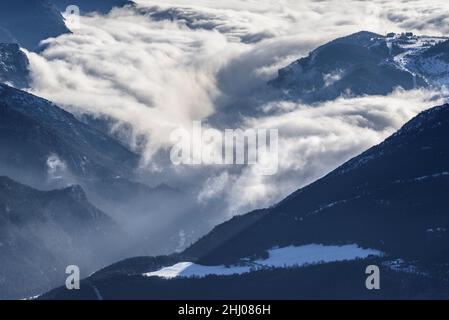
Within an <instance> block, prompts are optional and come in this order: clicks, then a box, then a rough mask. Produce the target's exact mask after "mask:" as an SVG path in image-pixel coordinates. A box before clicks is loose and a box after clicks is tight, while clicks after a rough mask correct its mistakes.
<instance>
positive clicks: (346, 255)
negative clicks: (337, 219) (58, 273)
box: [144, 244, 383, 279]
mask: <svg viewBox="0 0 449 320" xmlns="http://www.w3.org/2000/svg"><path fill="white" fill-rule="evenodd" d="M268 254H269V258H268V259H265V260H256V261H247V262H245V263H243V264H241V265H234V266H203V265H199V264H195V263H192V262H180V263H177V264H175V265H173V266H170V267H166V268H162V269H160V270H158V271H155V272H149V273H145V274H144V276H146V277H160V278H165V279H173V278H192V277H199V278H203V277H207V276H211V275H215V276H230V275H241V274H245V273H249V272H252V271H256V270H263V269H266V268H293V267H298V268H299V267H303V266H305V265H310V264H322V263H329V262H337V261H349V260H356V259H365V258H368V257H369V256H382V255H383V253H382V252H380V251H377V250H373V249H363V248H360V247H359V246H358V245H356V244H351V245H345V246H324V245H319V244H310V245H305V246H300V247H294V246H290V247H286V248H274V249H271V250H269V251H268Z"/></svg>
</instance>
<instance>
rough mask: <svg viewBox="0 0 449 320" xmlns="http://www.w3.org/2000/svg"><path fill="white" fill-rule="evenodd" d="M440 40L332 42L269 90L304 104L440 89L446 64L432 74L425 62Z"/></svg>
mask: <svg viewBox="0 0 449 320" xmlns="http://www.w3.org/2000/svg"><path fill="white" fill-rule="evenodd" d="M445 40H447V38H442V37H419V36H414V35H412V34H400V35H396V34H390V35H389V36H387V37H385V36H382V35H379V34H375V33H371V32H366V31H363V32H358V33H355V34H352V35H350V36H347V37H343V38H339V39H336V40H334V41H331V42H329V43H327V44H325V45H323V46H321V47H319V48H317V49H316V50H314V51H312V52H311V53H310V54H309V55H308V56H307V57H305V58H302V59H299V60H297V61H296V62H294V63H292V64H291V65H289V66H287V67H286V68H283V69H281V70H280V71H279V74H278V77H277V78H276V79H274V80H272V81H271V82H270V85H271V86H272V87H274V88H277V89H278V90H281V91H283V92H284V93H285V94H286V95H287V96H288V97H290V98H292V99H301V100H304V101H307V102H316V101H325V100H333V99H335V98H337V97H339V96H341V95H355V96H360V95H386V94H389V93H391V92H392V91H393V90H394V89H395V88H397V87H402V88H403V89H405V90H411V89H414V88H420V87H428V86H430V85H435V86H439V87H440V86H441V85H443V84H444V83H441V81H439V80H440V79H442V78H444V75H443V74H442V70H443V71H444V70H447V69H448V67H447V66H449V64H447V63H445V64H443V63H440V64H439V65H436V64H434V66H437V67H433V68H432V66H431V65H432V63H431V62H429V58H426V59H425V58H424V57H425V56H426V55H428V54H429V53H428V52H429V51H432V50H438V46H439V45H440V43H441V42H444V41H445ZM426 52H427V53H426ZM423 59H424V60H425V61H421V60H423ZM415 65H418V66H420V67H419V68H418V67H414V66H415ZM443 65H444V66H445V67H444V68H441V66H443ZM429 70H431V71H432V72H433V73H431V71H429ZM446 73H447V72H446Z"/></svg>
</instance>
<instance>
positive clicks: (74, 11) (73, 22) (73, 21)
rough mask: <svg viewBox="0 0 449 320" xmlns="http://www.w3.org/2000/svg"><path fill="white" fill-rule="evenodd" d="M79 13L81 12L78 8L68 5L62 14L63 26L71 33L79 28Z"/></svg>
mask: <svg viewBox="0 0 449 320" xmlns="http://www.w3.org/2000/svg"><path fill="white" fill-rule="evenodd" d="M80 12H81V11H80V8H79V7H78V6H75V5H70V6H68V7H67V8H66V9H65V12H64V13H63V16H64V19H65V24H66V26H67V28H69V29H70V30H71V31H74V30H76V29H79V28H80V27H81V21H80Z"/></svg>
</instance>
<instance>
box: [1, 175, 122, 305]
mask: <svg viewBox="0 0 449 320" xmlns="http://www.w3.org/2000/svg"><path fill="white" fill-rule="evenodd" d="M119 234H121V232H120V229H119V228H118V227H117V226H116V224H115V222H114V221H113V220H112V219H111V218H109V217H108V216H107V215H106V214H105V213H103V212H102V211H100V210H98V209H97V208H95V207H94V206H92V205H91V204H90V203H89V201H88V200H87V197H86V195H85V193H84V191H83V190H82V189H81V187H79V186H71V187H68V188H65V189H61V190H52V191H39V190H36V189H33V188H30V187H28V186H25V185H22V184H19V183H17V182H15V181H13V180H11V179H9V178H7V177H0V260H1V261H2V263H1V264H0V279H2V280H1V281H0V287H1V290H0V298H1V299H13V298H15V299H17V298H25V297H28V296H32V295H35V294H37V293H39V292H41V291H42V290H48V289H49V288H51V287H54V286H55V285H60V284H62V283H63V281H64V278H65V268H66V267H67V266H68V265H70V264H73V263H74V261H75V262H76V263H77V264H78V265H79V267H80V268H81V269H82V270H83V272H86V274H88V273H89V272H91V271H93V270H94V268H98V267H99V266H101V265H102V264H104V263H107V262H108V261H110V260H109V259H110V256H109V255H110V254H112V251H111V250H110V249H108V244H109V243H110V241H112V240H113V239H114V238H113V237H114V236H117V235H119ZM92 257H95V259H92ZM89 270H90V271H89Z"/></svg>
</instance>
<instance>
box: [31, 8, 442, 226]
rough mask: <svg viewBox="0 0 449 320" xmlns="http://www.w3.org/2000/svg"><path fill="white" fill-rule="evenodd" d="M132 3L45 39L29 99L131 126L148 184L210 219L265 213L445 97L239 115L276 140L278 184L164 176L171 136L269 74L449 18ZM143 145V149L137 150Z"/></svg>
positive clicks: (287, 106)
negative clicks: (365, 38)
mask: <svg viewBox="0 0 449 320" xmlns="http://www.w3.org/2000/svg"><path fill="white" fill-rule="evenodd" d="M136 2H137V3H138V7H137V9H134V8H124V9H115V10H114V11H112V12H111V13H110V14H108V15H105V16H103V15H90V16H84V17H81V27H80V28H79V29H77V30H74V33H73V34H70V35H63V36H60V37H58V38H56V39H49V40H47V41H46V44H47V45H48V47H47V49H46V50H44V51H43V52H42V53H41V54H40V55H37V54H34V53H28V56H29V58H30V62H31V67H32V76H33V85H32V89H31V91H32V92H33V93H35V94H37V95H40V96H43V97H45V98H48V99H50V100H52V101H55V102H56V103H59V104H61V105H62V106H64V107H65V108H67V109H68V110H70V111H73V112H75V113H78V114H80V113H89V114H93V115H95V116H108V117H112V118H113V119H115V120H116V121H117V125H116V126H115V130H119V131H120V130H121V128H122V127H123V126H124V125H130V126H131V127H132V129H133V131H132V132H133V134H132V135H131V136H129V137H128V141H127V142H128V143H129V144H130V145H131V146H132V147H133V148H134V149H135V150H138V151H139V152H140V153H141V154H142V169H143V170H144V171H145V172H146V173H147V174H148V176H149V177H150V178H151V177H153V178H155V179H156V178H157V179H159V180H160V181H161V182H162V181H163V182H167V183H169V184H173V185H180V186H184V187H189V188H191V189H192V190H194V193H195V194H196V196H197V200H198V202H199V203H200V205H211V204H213V206H214V207H216V208H219V210H217V213H216V216H215V217H213V219H216V220H217V221H221V220H224V219H227V218H228V217H229V216H231V215H234V214H238V213H244V212H246V211H248V210H251V209H254V208H259V207H264V206H269V205H272V204H273V203H275V202H276V201H279V200H280V199H282V198H283V197H285V196H286V195H288V194H289V193H291V192H292V191H294V190H296V189H298V188H299V187H301V186H304V185H306V184H308V183H310V182H312V181H314V180H315V179H317V178H319V177H321V176H322V175H324V174H325V173H327V172H328V171H330V170H331V169H333V168H335V167H336V166H338V165H339V164H341V163H343V162H344V161H346V160H348V159H349V158H351V157H352V156H354V155H356V154H358V153H360V152H361V151H363V150H365V149H367V148H369V147H370V146H372V145H374V144H376V143H379V142H380V141H382V140H383V139H384V138H385V137H386V136H388V135H389V134H391V133H392V132H394V131H395V130H396V129H398V128H399V127H400V126H401V125H402V124H403V123H405V122H406V121H407V120H409V119H410V118H411V117H413V116H414V115H416V114H417V113H418V112H419V111H421V110H423V109H425V108H429V107H432V106H433V105H436V104H439V103H441V102H442V101H443V100H442V97H443V96H444V95H445V93H444V92H443V93H441V92H431V91H426V90H414V91H409V92H403V91H401V90H397V91H395V92H394V93H392V94H391V95H389V96H387V97H380V96H379V97H360V98H354V97H342V98H340V99H337V100H336V101H332V102H326V103H321V104H318V105H316V106H308V105H304V104H301V103H294V102H289V101H282V100H278V101H269V102H268V101H266V102H265V101H258V103H259V105H258V107H259V108H260V110H266V111H267V112H266V113H265V114H263V113H262V114H259V115H257V116H254V117H251V116H246V117H245V118H244V119H243V120H242V121H241V122H239V124H238V125H239V126H240V127H241V128H243V129H246V128H276V129H279V130H280V145H279V147H280V169H279V173H278V174H277V175H275V176H267V177H264V176H259V175H255V174H254V173H253V172H252V170H251V169H250V168H239V169H238V170H235V169H233V170H231V169H229V168H226V167H194V168H192V167H188V166H186V167H176V168H173V167H172V166H171V164H170V163H169V158H168V157H166V156H165V155H166V153H167V151H168V150H169V149H170V147H171V146H172V142H171V141H170V140H169V136H170V132H172V130H174V129H177V128H178V127H182V128H185V129H187V130H191V126H192V121H196V120H206V119H208V118H209V117H211V116H214V115H216V114H218V113H226V112H227V110H230V109H229V108H230V105H232V103H234V101H240V100H241V99H242V98H245V97H247V96H251V95H253V94H254V95H256V96H257V95H258V94H259V93H260V92H262V91H264V90H267V86H266V83H267V81H269V80H271V79H273V78H274V77H275V76H276V72H277V70H278V69H279V68H281V67H283V66H286V65H288V64H289V63H290V62H292V61H294V60H296V59H298V58H299V57H302V56H304V55H306V54H307V53H308V52H309V51H310V50H311V49H313V48H315V47H317V46H318V45H320V44H323V43H325V42H327V41H329V40H332V39H334V38H336V37H339V36H343V35H347V34H350V33H354V32H358V31H361V30H369V31H373V32H378V33H382V34H383V33H385V32H387V31H414V32H416V33H418V34H431V35H442V34H444V33H447V31H449V23H447V22H446V21H447V19H449V15H445V14H444V13H442V12H444V10H441V9H442V8H446V7H447V8H448V9H449V4H448V3H447V2H445V1H438V0H432V1H422V0H416V1H370V2H365V1H355V0H347V1H330V0H328V1H327V0H323V1H311V0H306V1H274V0H263V1H237V0H232V1H208V0H194V1H181V0H177V1H173V0H171V1H147V0H138V1H136ZM448 11H449V10H448ZM233 107H235V108H236V109H237V110H238V108H239V107H240V106H239V105H237V106H233ZM245 107H247V106H245ZM235 108H233V109H232V110H233V112H234V111H235V110H236V109H235ZM273 110H274V111H275V112H274V113H273V112H272V111H273ZM207 125H208V124H206V123H205V126H207ZM209 126H212V124H209ZM141 137H144V139H143V141H146V143H145V144H144V145H141V144H139V143H138V141H142V139H139V138H141ZM150 178H149V179H150ZM217 221H214V222H212V223H216V222H217Z"/></svg>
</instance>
